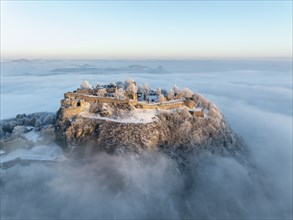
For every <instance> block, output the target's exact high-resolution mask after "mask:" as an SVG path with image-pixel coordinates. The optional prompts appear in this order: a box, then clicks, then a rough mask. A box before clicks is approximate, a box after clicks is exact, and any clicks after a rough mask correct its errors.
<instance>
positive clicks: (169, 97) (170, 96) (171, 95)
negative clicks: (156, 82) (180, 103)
mask: <svg viewBox="0 0 293 220" xmlns="http://www.w3.org/2000/svg"><path fill="white" fill-rule="evenodd" d="M167 97H168V99H169V100H172V99H174V90H173V89H171V90H170V91H169V92H168V95H167Z"/></svg>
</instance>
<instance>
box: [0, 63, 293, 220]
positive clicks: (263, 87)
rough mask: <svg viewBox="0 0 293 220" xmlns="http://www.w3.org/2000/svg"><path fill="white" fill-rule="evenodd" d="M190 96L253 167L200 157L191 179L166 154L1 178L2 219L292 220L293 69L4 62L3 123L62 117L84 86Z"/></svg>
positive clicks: (34, 168) (27, 169)
mask: <svg viewBox="0 0 293 220" xmlns="http://www.w3.org/2000/svg"><path fill="white" fill-rule="evenodd" d="M127 78H133V79H135V80H136V81H137V82H139V83H143V82H147V83H149V84H150V85H151V86H152V87H153V88H157V87H160V88H166V89H169V88H171V87H172V86H173V85H174V84H176V85H177V86H178V87H180V88H184V87H188V88H190V89H192V90H194V91H196V92H198V93H200V94H203V95H204V96H205V97H207V98H209V99H210V100H211V101H212V102H214V103H215V104H216V105H217V106H218V107H219V108H220V109H221V111H222V112H223V113H224V115H225V117H226V119H227V120H228V122H229V123H230V124H231V126H232V128H233V129H234V130H235V131H236V132H237V133H238V134H239V135H240V136H241V137H242V138H243V139H244V140H245V142H246V143H247V145H248V150H249V156H248V157H249V158H248V161H249V163H243V162H241V161H239V160H237V159H235V158H232V157H222V156H217V155H213V154H211V153H208V152H203V153H201V154H200V155H194V154H191V155H189V156H188V158H187V160H188V162H189V167H188V169H187V170H186V172H182V170H181V169H180V168H178V166H177V164H176V162H175V160H174V159H173V158H171V157H169V156H168V155H165V154H163V153H161V152H145V153H143V154H141V155H137V154H132V153H129V154H125V153H121V154H120V155H109V154H106V153H100V154H97V155H95V156H94V157H93V158H89V159H88V160H86V159H80V160H76V159H70V160H69V161H68V162H67V163H66V164H65V165H64V164H62V165H59V164H58V163H56V164H53V165H52V164H51V165H47V164H43V163H40V164H39V163H35V164H30V165H26V166H24V165H21V164H19V165H17V166H14V167H12V168H9V169H7V170H3V171H1V181H0V184H1V185H0V186H1V217H3V218H54V219H55V218H57V219H58V218H79V219H80V218H118V219H119V218H127V219H138V218H168V219H169V218H173V219H179V218H194V219H203V218H204V219H213V218H224V219H240V218H241V219H256V218H259V219H269V218H270V219H271V218H275V219H290V218H292V89H293V88H292V61H291V60H290V59H254V60H244V59H235V60H231V59H230V60H227V59H223V60H211V59H210V60H180V61H178V60H169V61H168V60H125V61H123V60H26V59H20V60H3V61H1V120H2V119H8V118H11V117H15V116H16V115H17V114H19V113H33V112H41V111H48V112H56V111H57V110H58V108H59V107H60V100H61V99H62V98H63V94H64V92H67V91H72V90H74V89H76V88H77V87H79V86H80V84H81V83H82V81H84V80H87V81H89V83H90V84H91V85H95V84H96V83H97V82H102V83H103V82H112V81H119V80H121V81H123V80H124V79H127Z"/></svg>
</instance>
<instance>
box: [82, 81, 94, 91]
mask: <svg viewBox="0 0 293 220" xmlns="http://www.w3.org/2000/svg"><path fill="white" fill-rule="evenodd" d="M80 88H81V89H91V88H92V86H91V85H90V84H89V82H88V81H86V80H85V81H83V82H82V84H81V85H80Z"/></svg>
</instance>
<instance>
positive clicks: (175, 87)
mask: <svg viewBox="0 0 293 220" xmlns="http://www.w3.org/2000/svg"><path fill="white" fill-rule="evenodd" d="M172 89H173V91H174V94H176V95H179V94H180V89H179V87H178V86H176V85H174V86H173V88H172Z"/></svg>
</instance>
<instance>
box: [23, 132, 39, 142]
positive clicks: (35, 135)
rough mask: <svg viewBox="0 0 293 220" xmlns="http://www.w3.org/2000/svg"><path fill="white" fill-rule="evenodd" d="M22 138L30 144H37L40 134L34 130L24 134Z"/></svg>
mask: <svg viewBox="0 0 293 220" xmlns="http://www.w3.org/2000/svg"><path fill="white" fill-rule="evenodd" d="M23 136H24V137H25V138H26V139H27V140H29V141H32V142H38V141H39V140H40V139H41V137H40V134H39V133H37V132H36V131H34V130H32V131H29V132H27V133H24V134H23Z"/></svg>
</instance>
